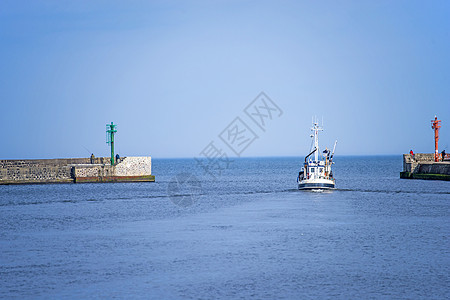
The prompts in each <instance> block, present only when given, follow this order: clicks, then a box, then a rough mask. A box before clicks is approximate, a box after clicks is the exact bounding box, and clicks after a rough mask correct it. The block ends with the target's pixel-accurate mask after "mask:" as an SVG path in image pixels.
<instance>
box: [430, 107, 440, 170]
mask: <svg viewBox="0 0 450 300" xmlns="http://www.w3.org/2000/svg"><path fill="white" fill-rule="evenodd" d="M431 128H432V129H434V161H439V151H438V142H439V128H441V120H438V119H437V117H436V116H434V120H431Z"/></svg>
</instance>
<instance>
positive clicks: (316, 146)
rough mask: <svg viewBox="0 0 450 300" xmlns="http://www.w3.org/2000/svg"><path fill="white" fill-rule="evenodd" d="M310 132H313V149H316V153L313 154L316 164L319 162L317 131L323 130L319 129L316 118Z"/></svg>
mask: <svg viewBox="0 0 450 300" xmlns="http://www.w3.org/2000/svg"><path fill="white" fill-rule="evenodd" d="M311 130H312V131H314V148H315V149H317V151H316V153H315V154H314V160H315V161H316V162H317V161H319V130H323V129H322V128H321V127H319V124H318V121H317V118H316V120H315V121H314V122H313V127H312V128H311Z"/></svg>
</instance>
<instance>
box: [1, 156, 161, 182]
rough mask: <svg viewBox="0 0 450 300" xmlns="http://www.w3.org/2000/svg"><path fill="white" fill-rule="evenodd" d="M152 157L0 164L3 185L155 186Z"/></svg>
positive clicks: (5, 162)
mask: <svg viewBox="0 0 450 300" xmlns="http://www.w3.org/2000/svg"><path fill="white" fill-rule="evenodd" d="M151 168H152V163H151V157H150V156H143V157H124V158H121V159H120V162H119V163H115V164H114V165H111V158H110V157H92V158H62V159H27V160H0V185H2V184H39V183H88V182H153V181H155V176H153V175H152V174H151Z"/></svg>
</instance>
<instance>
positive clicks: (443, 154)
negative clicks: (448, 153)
mask: <svg viewBox="0 0 450 300" xmlns="http://www.w3.org/2000/svg"><path fill="white" fill-rule="evenodd" d="M441 154H442V161H444V159H445V149H444V150H442V152H441Z"/></svg>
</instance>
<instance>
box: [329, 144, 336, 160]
mask: <svg viewBox="0 0 450 300" xmlns="http://www.w3.org/2000/svg"><path fill="white" fill-rule="evenodd" d="M336 144H337V140H336V141H335V142H334V147H333V152H332V153H331V156H330V162H332V161H333V155H334V151H335V150H336Z"/></svg>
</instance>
